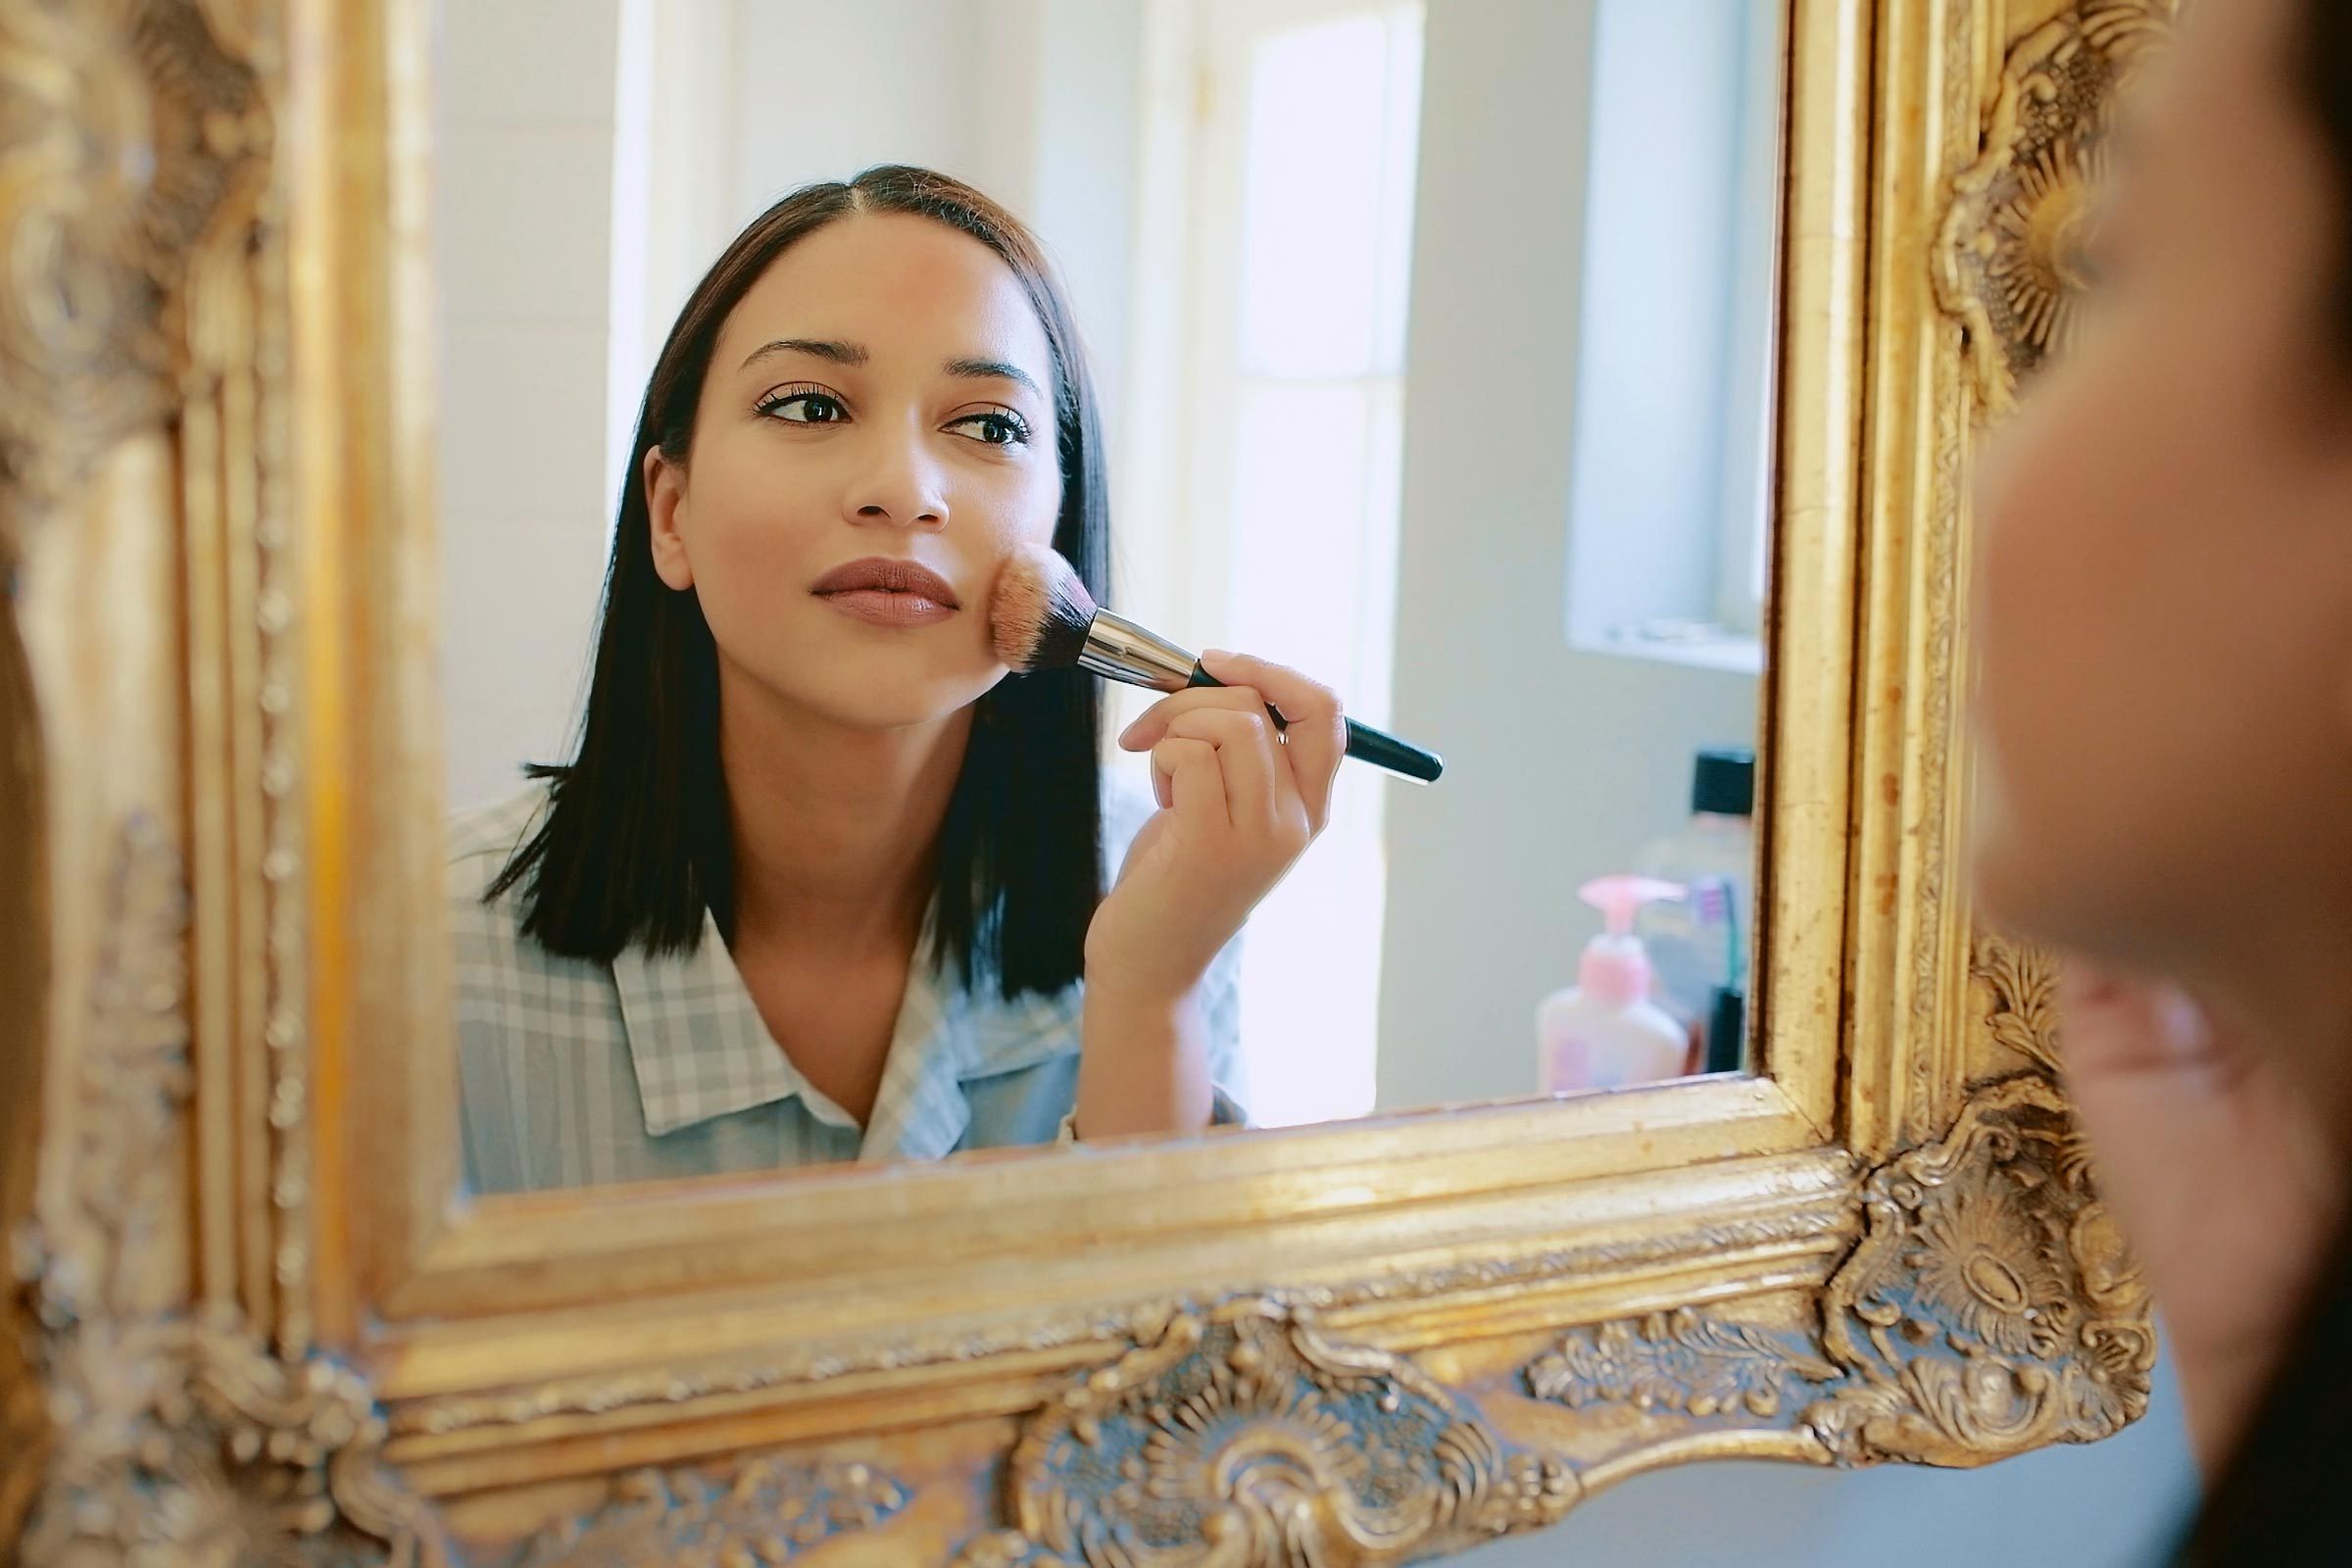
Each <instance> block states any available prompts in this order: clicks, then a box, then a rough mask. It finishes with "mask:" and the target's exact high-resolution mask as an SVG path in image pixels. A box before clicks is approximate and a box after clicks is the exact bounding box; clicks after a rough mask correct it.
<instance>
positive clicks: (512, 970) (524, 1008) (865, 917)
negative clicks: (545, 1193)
mask: <svg viewBox="0 0 2352 1568" xmlns="http://www.w3.org/2000/svg"><path fill="white" fill-rule="evenodd" d="M630 472H631V474H632V481H633V482H631V483H630V484H628V485H627V487H626V489H625V493H624V494H623V496H622V499H621V503H620V515H619V519H618V524H617V528H616V530H615V537H614V547H613V558H612V564H611V567H610V570H609V573H608V576H607V582H606V588H605V603H604V614H603V624H602V629H601V631H600V633H599V637H598V643H597V648H596V657H595V667H594V673H593V676H592V678H591V682H590V686H589V692H588V701H587V710H586V715H585V718H584V721H583V723H582V727H581V732H580V738H579V744H578V750H577V754H576V755H575V757H574V758H573V760H571V761H570V762H568V763H565V764H562V765H554V766H542V767H536V768H533V769H531V773H532V777H533V780H534V782H533V784H532V787H531V788H530V789H529V790H528V791H527V792H526V793H524V794H523V795H521V796H520V797H518V798H516V799H515V800H513V801H511V802H508V803H506V804H504V805H502V806H497V807H493V808H490V809H485V810H481V811H475V812H468V813H466V814H465V815H464V816H462V817H460V818H459V819H458V820H457V821H456V823H455V824H454V825H453V830H452V848H451V858H450V878H449V893H450V906H451V910H452V920H453V926H454V931H455V937H456V962H455V974H456V989H457V1013H458V1028H459V1054H460V1066H461V1074H462V1092H461V1107H462V1113H463V1119H464V1147H465V1158H466V1176H467V1180H468V1183H469V1185H470V1186H471V1187H472V1189H473V1190H475V1191H477V1192H479V1191H514V1190H523V1189H532V1188H543V1187H561V1186H574V1185H583V1184H601V1183H609V1182H627V1181H638V1180H645V1179H651V1178H660V1177H670V1176H686V1175H698V1174H708V1173H713V1172H727V1171H747V1170H759V1169H766V1168H770V1167H776V1166H786V1165H798V1164H809V1163H818V1162H825V1161H834V1160H846V1159H853V1158H865V1159H881V1158H923V1157H934V1156H939V1155H943V1154H947V1153H950V1152H955V1151H957V1150H966V1149H979V1148H988V1147H995V1146H1006V1145H1021V1144H1042V1143H1050V1142H1053V1141H1054V1140H1055V1139H1056V1138H1057V1137H1060V1138H1067V1137H1075V1136H1084V1137H1088V1138H1103V1137H1114V1136H1119V1135H1125V1134H1137V1133H1180V1132H1188V1131H1194V1130H1198V1129H1201V1128H1203V1127H1205V1126H1207V1125H1208V1124H1210V1123H1211V1122H1212V1121H1219V1122H1230V1121H1238V1120H1240V1119H1241V1118H1242V1111H1241V1108H1240V1103H1239V1097H1240V1092H1241V1089H1242V1085H1241V1084H1240V1083H1238V1082H1237V1080H1236V1072H1237V1068H1238V1065H1239V1062H1238V1054H1237V1051H1236V1016H1235V1013H1236V1005H1235V990H1234V984H1235V957H1236V951H1235V938H1236V936H1237V933H1238V932H1239V930H1240V928H1241V925H1242V922H1243V920H1244V918H1245V917H1246V916H1247V914H1248V913H1249V911H1250V908H1251V907H1252V906H1253V905H1254V904H1255V903H1256V902H1257V900H1258V899H1259V898H1261V897H1262V896H1263V895H1264V894H1265V893H1266V891H1267V890H1268V889H1269V888H1270V887H1272V886H1273V885H1274V883H1275V882H1276V881H1278V880H1279V879H1280V878H1281V876H1282V875H1283V873H1284V871H1285V870H1286V869H1288V867H1289V866H1290V864H1291V863H1292V862H1293V860H1295V859H1296V858H1297V857H1298V856H1299V853H1300V852H1301V851H1303V850H1304V848H1305V847H1306V845H1307V843H1308V842H1309V841H1310V840H1311V839H1312V838H1313V837H1314V836H1315V834H1317V833H1318V832H1320V831H1321V829H1322V826H1323V823H1324V820H1325V814H1326V810H1327V807H1328V803H1329V799H1330V792H1331V784H1332V775H1333V772H1334V770H1335V769H1336V767H1337V766H1338V763H1339V760H1340V757H1341V745H1342V741H1341V728H1340V718H1339V705H1338V703H1337V701H1336V699H1335V698H1333V696H1332V695H1331V694H1330V693H1329V692H1327V691H1325V690H1323V689H1322V688H1320V687H1318V686H1316V685H1314V684H1312V683H1311V682H1309V681H1306V680H1305V679H1303V678H1302V677H1300V676H1299V675H1298V674H1296V673H1294V672H1292V671H1290V670H1286V669H1282V668H1280V667H1277V666H1273V665H1268V664H1265V663H1262V662H1256V661H1251V660H1246V659H1241V658H1238V657H1236V658H1227V659H1224V660H1223V661H1222V662H1219V660H1218V658H1217V657H1215V656H1211V658H1210V660H1209V662H1210V664H1211V666H1212V668H1213V669H1214V671H1215V673H1217V674H1218V675H1219V676H1220V677H1221V678H1224V679H1226V680H1228V681H1229V682H1231V683H1232V684H1231V685H1229V686H1228V687H1226V688H1225V689H1222V690H1216V689H1205V690H1198V691H1189V692H1186V693H1183V694H1181V695H1178V696H1175V697H1171V698H1168V699H1166V700H1164V701H1163V702H1162V703H1160V704H1159V705H1158V706H1157V707H1155V708H1154V709H1152V711H1149V712H1148V713H1146V714H1145V715H1144V717H1143V718H1141V719H1139V720H1138V722H1137V723H1136V725H1135V726H1134V727H1133V728H1131V729H1130V730H1129V731H1128V733H1127V734H1126V735H1125V736H1123V737H1122V738H1121V743H1122V744H1123V745H1124V746H1125V747H1127V749H1129V750H1131V751H1148V752H1149V753H1150V754H1151V760H1152V782H1153V787H1154V790H1155V793H1156V797H1157V800H1156V806H1157V808H1158V809H1156V810H1154V809H1153V805H1152V803H1149V802H1144V801H1142V800H1141V799H1134V800H1131V799H1130V798H1129V796H1128V795H1127V794H1126V793H1125V792H1123V791H1120V790H1116V789H1106V788H1105V787H1104V780H1103V775H1102V772H1101V769H1100V767H1099V764H1098V757H1099V750H1098V748H1099V741H1100V722H1101V718H1100V715H1101V707H1100V694H1099V692H1098V690H1097V688H1096V686H1095V684H1094V678H1093V677H1092V676H1089V675H1085V674H1082V673H1079V672H1077V671H1060V672H1054V673H1045V674H1037V675H1028V676H1021V677H1018V678H1007V675H1006V671H1005V666H1004V665H1003V664H1002V663H1001V662H999V661H998V658H997V656H996V654H995V652H994V650H993V649H992V647H991V645H990V637H989V625H988V607H989V602H990V595H991V592H992V588H993V585H994V583H995V581H996V577H997V573H998V569H999V567H1000V566H1001V565H1002V564H1003V563H1004V561H1005V558H1006V557H1007V555H1008V554H1009V553H1010V552H1011V551H1012V550H1013V549H1015V548H1016V547H1017V546H1020V545H1022V544H1025V543H1031V542H1035V541H1040V540H1050V541H1051V542H1052V543H1053V545H1054V547H1055V548H1056V549H1058V550H1059V551H1060V552H1061V553H1062V554H1063V555H1065V556H1066V557H1067V558H1068V559H1069V560H1070V562H1071V563H1073V564H1075V565H1076V566H1077V568H1078V570H1079V572H1080V574H1081V575H1082V576H1083V578H1084V580H1085V582H1086V584H1087V587H1088V588H1089V589H1090V591H1092V592H1093V593H1094V594H1096V595H1097V596H1098V597H1101V596H1103V592H1104V590H1105V588H1106V586H1107V583H1106V578H1107V575H1108V571H1107V560H1108V555H1109V545H1110V540H1109V519H1108V509H1107V502H1106V487H1105V483H1104V478H1103V436H1102V431H1101V424H1100V419H1099V417H1098V414H1097V410H1096V405H1095V398H1094V393H1093V390H1092V388H1091V386H1090V384H1089V381H1088V377H1087V372H1086V367H1085V363H1084V360H1083V358H1082V356H1081V353H1080V349H1079V345H1078V341H1077V337H1076V333H1075V330H1074V328H1073V326H1072V324H1071V319H1070V313H1069V310H1068V308H1067V306H1066V304H1065V303H1064V301H1063V298H1062V296H1061V293H1060V291H1059V289H1058V287H1057V285H1056V283H1055V282H1054V279H1053V278H1052V277H1051V276H1050V275H1049V273H1048V270H1047V268H1046V266H1045V264H1044V262H1043V261H1042V260H1041V254H1040V249H1039V246H1038V244H1037V242H1036V241H1035V239H1034V238H1033V237H1032V236H1031V235H1030V234H1029V233H1028V232H1027V231H1026V230H1024V229H1023V228H1022V226H1021V225H1020V224H1019V222H1018V221H1015V220H1014V219H1012V218H1011V217H1010V216H1009V215H1008V214H1006V213H1005V211H1004V210H1003V209H1001V208H1000V207H998V206H997V205H996V204H994V203H993V202H991V201H989V200H988V199H987V198H986V197H984V196H982V195H980V194H979V193H977V192H975V191H973V190H971V189H970V188H968V187H966V186H963V185H961V184H958V183H956V181H954V180H951V179H948V178H946V177H944V176H941V175H938V174H934V173H930V172H924V171H920V170H913V169H906V168H887V169H878V170H873V171H869V172H867V173H865V174H863V175H860V176H859V177H858V179H857V180H855V181H854V182H851V183H849V184H826V185H819V186H812V187H809V188H808V189H805V190H802V191H800V192H797V193H795V194H794V195H792V196H790V197H788V198H786V199H785V200H784V201H782V202H780V203H778V204H777V205H776V206H775V207H773V208H771V209H770V210H769V211H768V212H767V213H765V214H764V215H762V216H761V217H760V219H759V220H758V221H755V222H754V223H753V224H752V225H751V226H750V227H749V228H748V229H746V230H745V231H744V232H743V234H742V235H740V236H739V237H738V238H737V239H736V240H735V242H734V243H733V245H731V246H730V247H729V248H728V250H727V252H726V253H725V254H724V255H723V256H722V257H720V259H719V261H718V263H717V264H716V265H715V266H714V267H713V268H712V269H711V271H710V273H709V274H708V275H707V276H706V277H705V278H704V279H703V280H702V282H701V284H700V285H699V286H698V287H697V288H696V289H695V291H694V293H693V295H692V297H691V298H690V299H689V300H688V302H687V304H686V307H685V309H684V310H683V311H682V312H681V313H680V315H679V318H678V320H677V322H676V324H675V326H674V327H673V328H672V329H671V331H670V334H669V337H668V339H667V341H666V342H665V343H664V345H663V347H662V354H661V357H660V359H659V361H658V363H657V364H656V366H655V368H654V372H653V376H652V380H651V383H650V384H649V385H648V387H647V389H646V394H645V402H644V405H643V409H642V412H641V413H640V416H639V419H638V425H637V434H636V440H635V445H634V448H633V454H632V466H631V469H630ZM459 548H462V544H461V545H460V546H459ZM516 586H517V587H518V588H520V587H521V585H519V584H518V585H516ZM1269 701H1270V702H1272V703H1273V704H1274V705H1275V706H1277V707H1278V708H1279V709H1280V710H1281V711H1282V712H1283V714H1284V716H1285V718H1286V719H1288V720H1289V721H1290V722H1289V725H1288V729H1287V731H1285V732H1280V733H1278V732H1277V730H1276V728H1275V726H1274V725H1272V724H1271V723H1269V722H1268V719H1267V715H1266V708H1265V705H1266V703H1268V702H1269ZM1137 794H1138V796H1140V791H1138V792H1137ZM1105 865H1118V866H1122V869H1121V871H1120V874H1119V876H1118V878H1117V881H1116V885H1115V886H1114V887H1113V888H1112V889H1111V890H1110V892H1109V893H1108V895H1107V896H1105V895H1104V893H1103V885H1104V875H1103V871H1104V867H1105Z"/></svg>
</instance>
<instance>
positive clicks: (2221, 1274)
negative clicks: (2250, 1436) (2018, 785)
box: [2061, 961, 2345, 1475]
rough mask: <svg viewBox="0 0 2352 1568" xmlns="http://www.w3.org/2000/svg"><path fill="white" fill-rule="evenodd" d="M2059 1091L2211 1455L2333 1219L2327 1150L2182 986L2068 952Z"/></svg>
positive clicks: (2275, 1354)
mask: <svg viewBox="0 0 2352 1568" xmlns="http://www.w3.org/2000/svg"><path fill="white" fill-rule="evenodd" d="M2061 1005H2062V1006H2063V1008H2064V1016H2065V1030H2066V1032H2065V1036H2064V1039H2063V1041H2062V1044H2061V1056H2062V1061H2063V1066H2064V1070H2065V1077H2066V1088H2067V1094H2068V1097H2069V1098H2070V1099H2071V1100H2072V1101H2073V1102H2074V1105H2075V1111H2076V1115H2077V1117H2078V1119H2079V1120H2080V1121H2081V1123H2082V1130H2083V1131H2084V1133H2085V1134H2087V1135H2088V1137H2089V1139H2090V1142H2091V1148H2092V1152H2093V1154H2094V1156H2095V1157H2096V1159H2097V1162H2098V1164H2097V1175H2098V1181H2099V1188H2100V1191H2101V1193H2102V1194H2103V1195H2104V1196H2105V1197H2106V1198H2107V1200H2108V1201H2109V1202H2110V1203H2111V1204H2113V1206H2114V1208H2115V1212H2116V1215H2117V1217H2118V1218H2119V1219H2120V1220H2121V1221H2122V1223H2123V1226H2124V1232H2125V1234H2126V1235H2127V1236H2129V1237H2130V1238H2131V1245H2132V1247H2133V1249H2134V1250H2136V1251H2137V1252H2138V1253H2139V1255H2140V1257H2141V1259H2142V1261H2143V1262H2144V1263H2145V1264H2146V1266H2147V1269H2148V1274H2149V1280H2150V1283H2151V1285H2152V1286H2153V1288H2154V1292H2155V1296H2156V1303H2157V1305H2158V1307H2159V1308H2160V1309H2161V1310H2162V1312H2163V1313H2164V1319H2165V1326H2166V1328H2167V1330H2168V1331H2169V1333H2168V1337H2169V1338H2170V1340H2171V1342H2172V1349H2173V1356H2174V1360H2175V1361H2176V1362H2177V1363H2178V1365H2179V1366H2180V1382H2181V1390H2182V1396H2183V1398H2184V1399H2185V1401H2186V1403H2187V1406H2188V1425H2189V1436H2190V1440H2191V1442H2192V1444H2193V1445H2194V1446H2195V1449H2196V1452H2197V1457H2198V1459H2199V1461H2200V1463H2202V1465H2203V1466H2204V1468H2205V1470H2206V1473H2207V1474H2208V1475H2211V1474H2214V1473H2216V1472H2217V1470H2218V1469H2219V1467H2220V1466H2221V1465H2222V1464H2223V1463H2225V1462H2226V1461H2227V1459H2228V1457H2229V1453H2230V1451H2231V1449H2232V1448H2234V1447H2235V1446H2236V1444H2237V1442H2238V1440H2239V1438H2240V1437H2241V1436H2242V1434H2243V1432H2244V1430H2245V1426H2246V1423H2247V1422H2248V1420H2250V1419H2251V1418H2252V1416H2253V1414H2254V1407H2255V1403H2256V1401H2257V1400H2259V1399H2260V1398H2261V1397H2262V1395H2263V1393H2264V1391H2265V1389H2266V1388H2267V1386H2268V1384H2269V1381H2270V1378H2271V1376H2272V1374H2273V1372H2274V1371H2276V1369H2277V1367H2278V1362H2279V1358H2280V1357H2281V1356H2283V1355H2284V1354H2286V1353H2287V1351H2288V1350H2289V1348H2290V1345H2289V1341H2290V1340H2291V1338H2292V1336H2293V1335H2294V1333H2295V1331H2296V1328H2297V1324H2298V1319H2299V1314H2300V1312H2301V1310H2302V1306H2303V1303H2304V1302H2305V1300H2306V1299H2308V1298H2309V1296H2310V1293H2311V1291H2312V1289H2313V1288H2314V1287H2315V1285H2316V1284H2317V1276H2318V1271H2319V1270H2320V1268H2321V1267H2322V1266H2323V1265H2324V1264H2325V1262H2326V1261H2327V1248H2328V1245H2329V1243H2330V1240H2331V1239H2332V1238H2333V1237H2334V1235H2335V1233H2336V1229H2337V1227H2338V1225H2339V1224H2340V1223H2341V1220H2342V1212H2343V1200H2342V1194H2343V1192H2344V1185H2345V1173H2344V1159H2343V1155H2342V1152H2341V1151H2339V1150H2338V1149H2336V1148H2335V1147H2334V1144H2333V1141H2332V1140H2331V1139H2330V1138H2329V1137H2328V1136H2327V1128H2326V1127H2325V1126H2324V1125H2323V1123H2322V1120H2321V1117H2320V1114H2319V1112H2318V1111H2317V1109H2316V1108H2315V1106H2314V1104H2313V1102H2312V1101H2311V1099H2310V1098H2309V1097H2307V1096H2303V1095H2300V1094H2298V1093H2297V1092H2296V1091H2295V1089H2294V1088H2293V1086H2292V1085H2290V1084H2289V1083H2288V1081H2287V1080H2286V1078H2285V1076H2284V1075H2283V1074H2282V1073H2281V1072H2280V1070H2279V1068H2278V1063H2276V1062H2275V1061H2273V1060H2272V1059H2271V1057H2270V1056H2269V1055H2268V1054H2266V1053H2265V1052H2263V1051H2261V1050H2259V1049H2257V1048H2256V1047H2255V1046H2254V1045H2252V1044H2251V1043H2249V1042H2247V1041H2245V1040H2243V1039H2241V1038H2239V1037H2238V1036H2237V1035H2235V1034H2233V1033H2232V1032H2230V1031H2229V1030H2227V1029H2224V1028H2220V1027H2218V1026H2216V1025H2215V1024H2214V1022H2213V1021H2212V1020H2211V1019H2210V1018H2209V1017H2207V1016H2206V1014H2205V1012H2204V1011H2203V1009H2202V1008H2200V1007H2199V1006H2198V1005H2197V1004H2196V1003H2195V1002H2194V1001H2193V1000H2191V999H2190V998H2189V997H2187V996H2186V995H2184V994H2182V993H2180V992H2179V991H2177V990H2173V989H2171V988H2168V987H2162V986H2151V985H2134V984H2129V983H2125V982H2120V981H2116V980H2112V979H2109V978H2107V977H2105V976H2103V975H2101V974H2099V973H2097V972H2096V971H2095V970H2091V969H2088V968H2086V967H2084V966H2082V965H2081V964H2079V963H2076V962H2072V961H2070V962H2069V963H2068V965H2067V968H2066V971H2065V979H2064V981H2063V982H2062V991H2061Z"/></svg>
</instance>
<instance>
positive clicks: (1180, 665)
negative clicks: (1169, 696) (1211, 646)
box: [1078, 610, 1194, 692]
mask: <svg viewBox="0 0 2352 1568" xmlns="http://www.w3.org/2000/svg"><path fill="white" fill-rule="evenodd" d="M1193 664H1194V660H1193V656H1192V655H1191V654H1188V653H1186V652H1185V651H1184V650H1183V649H1181V648H1179V647H1177V646H1176V645H1175V644H1174V643H1172V642H1170V641H1168V640H1167V639H1166V638H1165V637H1162V636H1160V635H1159V634H1158V633H1157V632H1152V631H1146V630H1145V629H1144V628H1143V627H1141V626H1138V625H1137V624H1136V623H1135V622H1134V621H1132V620H1129V619H1127V618H1126V617H1125V616H1123V615H1115V614H1113V613H1110V612H1109V611H1107V610H1098V611H1096V612H1095V621H1094V624H1093V626H1091V627H1090V628H1088V630H1087V634H1086V647H1085V648H1084V649H1083V650H1082V651H1081V652H1080V653H1079V655H1078V667H1079V668H1081V669H1091V670H1093V671H1094V672H1095V673H1096V674H1098V675H1101V676H1103V678H1104V679H1105V680H1116V681H1125V682H1126V683H1127V684H1128V685H1130V686H1149V687H1151V688H1152V690H1153V691H1162V692H1180V691H1183V690H1184V689H1185V688H1186V687H1187V686H1189V685H1191V684H1192V681H1193Z"/></svg>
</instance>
